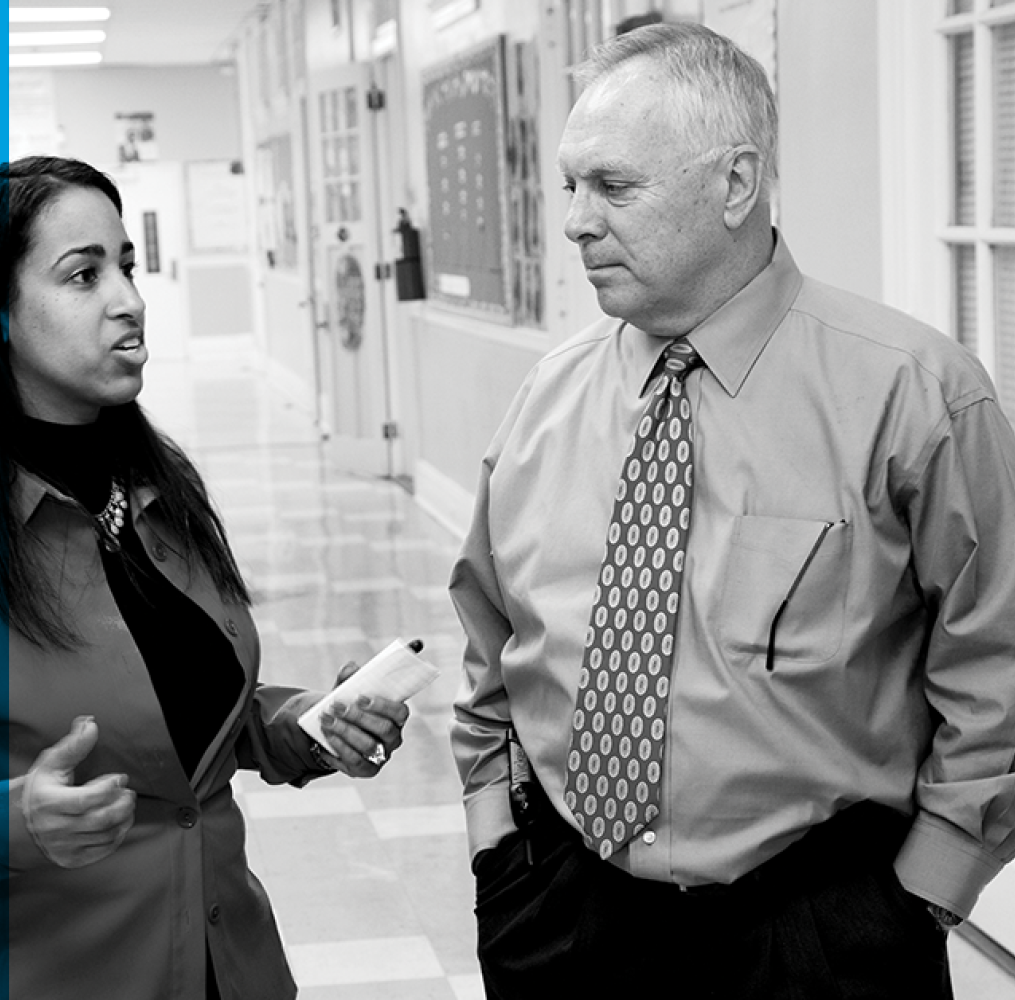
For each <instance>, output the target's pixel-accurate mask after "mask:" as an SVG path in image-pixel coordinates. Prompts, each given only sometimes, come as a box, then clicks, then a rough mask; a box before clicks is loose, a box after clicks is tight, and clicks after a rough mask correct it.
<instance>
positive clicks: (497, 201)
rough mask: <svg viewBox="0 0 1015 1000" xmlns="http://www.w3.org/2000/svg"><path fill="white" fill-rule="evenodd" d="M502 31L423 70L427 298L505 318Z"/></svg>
mask: <svg viewBox="0 0 1015 1000" xmlns="http://www.w3.org/2000/svg"><path fill="white" fill-rule="evenodd" d="M504 44H505V43H504V36H503V35H499V36H497V37H496V38H495V39H493V40H492V41H490V42H486V43H484V44H483V45H481V46H479V47H477V48H475V49H472V50H470V51H469V52H466V53H463V54H462V55H460V56H458V57H456V58H455V59H453V60H451V61H449V62H446V63H443V64H441V65H440V66H438V67H436V68H434V69H432V70H431V71H429V72H428V73H426V74H425V75H424V80H423V109H424V120H425V123H426V163H427V185H428V191H429V207H430V232H429V239H428V254H429V258H430V259H429V265H430V266H429V267H428V269H427V274H428V276H429V283H430V288H429V295H430V298H431V299H434V300H437V301H440V302H445V303H448V304H451V305H456V306H462V307H465V308H468V309H474V310H479V311H482V312H483V313H485V314H487V315H488V316H490V317H491V318H502V319H504V320H505V321H511V319H512V318H513V317H512V295H511V285H512V275H511V267H512V264H511V251H510V239H509V233H508V226H507V218H508V211H507V201H508V196H507V176H506V172H505V165H506V163H507V156H506V135H505V134H506V125H507V114H506V108H505V87H504Z"/></svg>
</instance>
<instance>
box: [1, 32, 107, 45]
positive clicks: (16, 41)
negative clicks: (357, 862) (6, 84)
mask: <svg viewBox="0 0 1015 1000" xmlns="http://www.w3.org/2000/svg"><path fill="white" fill-rule="evenodd" d="M9 37H10V48H12V49H14V48H28V47H29V46H37V45H101V44H102V43H103V42H104V41H105V40H106V33H105V32H104V31H12V32H11V33H10V36H9Z"/></svg>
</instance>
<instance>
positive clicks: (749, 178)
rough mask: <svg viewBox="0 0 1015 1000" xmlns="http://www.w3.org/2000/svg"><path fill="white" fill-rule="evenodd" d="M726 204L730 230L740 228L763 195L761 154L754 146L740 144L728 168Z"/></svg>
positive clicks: (725, 215) (725, 216) (726, 215)
mask: <svg viewBox="0 0 1015 1000" xmlns="http://www.w3.org/2000/svg"><path fill="white" fill-rule="evenodd" d="M726 180H727V183H728V187H727V190H726V205H725V207H724V208H723V221H724V222H725V223H726V228H727V229H730V230H734V229H739V228H740V227H741V226H742V225H743V224H744V222H745V221H746V220H747V218H748V217H749V216H750V214H751V212H753V211H754V207H755V205H757V203H758V199H759V198H760V197H761V195H762V187H763V184H764V180H763V172H762V164H761V154H760V153H759V152H758V150H757V149H756V148H755V147H754V146H746V145H745V146H738V147H737V148H736V149H735V150H734V153H733V158H732V159H731V160H730V163H729V166H728V167H727V168H726Z"/></svg>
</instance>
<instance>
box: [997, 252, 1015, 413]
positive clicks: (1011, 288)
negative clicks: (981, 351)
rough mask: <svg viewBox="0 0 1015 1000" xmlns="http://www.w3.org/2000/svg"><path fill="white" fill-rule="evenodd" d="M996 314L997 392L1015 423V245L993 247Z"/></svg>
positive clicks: (1005, 410) (1006, 411) (1005, 409)
mask: <svg viewBox="0 0 1015 1000" xmlns="http://www.w3.org/2000/svg"><path fill="white" fill-rule="evenodd" d="M994 288H995V289H996V290H997V291H996V295H997V298H996V301H995V304H994V312H995V314H996V316H997V332H996V340H995V345H996V351H997V391H998V394H999V395H1000V397H1001V405H1002V406H1003V407H1004V412H1005V413H1007V414H1008V418H1009V419H1010V420H1012V421H1013V422H1015V246H1013V247H997V248H996V249H995V250H994Z"/></svg>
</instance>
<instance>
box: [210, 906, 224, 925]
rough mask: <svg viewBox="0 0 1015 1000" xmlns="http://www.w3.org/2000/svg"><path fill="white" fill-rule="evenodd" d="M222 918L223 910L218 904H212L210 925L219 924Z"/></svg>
mask: <svg viewBox="0 0 1015 1000" xmlns="http://www.w3.org/2000/svg"><path fill="white" fill-rule="evenodd" d="M221 916H222V908H221V907H220V906H219V905H218V903H212V905H211V906H209V907H208V923H210V924H217V923H218V922H219V918H220V917H221Z"/></svg>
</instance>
